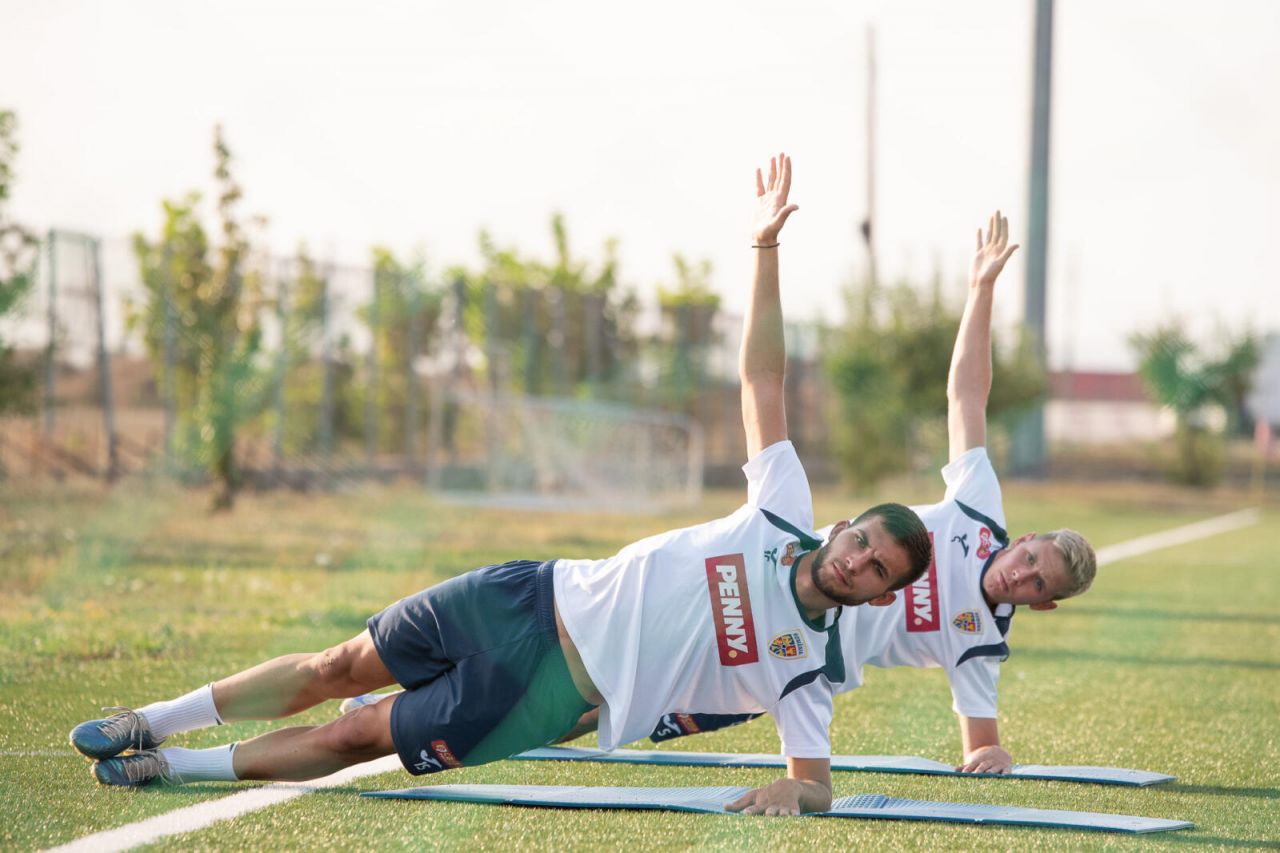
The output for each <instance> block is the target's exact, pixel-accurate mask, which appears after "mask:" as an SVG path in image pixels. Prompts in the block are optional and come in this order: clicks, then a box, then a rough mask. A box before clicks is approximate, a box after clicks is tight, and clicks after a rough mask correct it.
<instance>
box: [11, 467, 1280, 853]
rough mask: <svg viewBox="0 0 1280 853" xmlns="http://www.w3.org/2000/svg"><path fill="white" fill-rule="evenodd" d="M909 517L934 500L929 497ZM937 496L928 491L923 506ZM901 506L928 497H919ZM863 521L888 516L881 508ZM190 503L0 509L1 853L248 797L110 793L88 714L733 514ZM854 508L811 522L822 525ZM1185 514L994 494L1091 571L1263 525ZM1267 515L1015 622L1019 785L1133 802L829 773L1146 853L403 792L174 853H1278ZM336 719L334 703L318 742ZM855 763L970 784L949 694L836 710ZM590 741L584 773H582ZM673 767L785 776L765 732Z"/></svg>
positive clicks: (917, 683)
mask: <svg viewBox="0 0 1280 853" xmlns="http://www.w3.org/2000/svg"><path fill="white" fill-rule="evenodd" d="M902 491H903V490H902V489H900V490H899V491H898V492H897V493H895V495H894V496H895V497H897V498H899V499H903V498H910V499H917V500H923V499H930V498H932V499H936V493H935V488H934V487H933V485H932V484H929V483H924V482H917V483H915V484H913V485H908V486H907V487H905V491H906V492H908V494H905V495H904V494H902V493H901V492H902ZM936 491H940V490H936ZM911 492H915V493H914V494H910V493H911ZM875 497H877V498H878V497H883V495H877V496H875ZM204 500H205V499H204V496H202V495H198V494H194V493H188V492H182V491H177V490H172V489H170V488H169V487H165V486H154V485H145V486H144V485H143V484H132V485H127V486H124V487H121V488H119V489H118V490H117V491H115V492H114V493H112V494H111V495H110V496H104V495H101V494H93V493H84V492H54V491H49V492H24V491H21V490H18V489H13V488H10V489H8V490H6V491H5V492H4V493H2V494H0V756H2V759H0V814H2V815H3V816H4V819H3V823H0V848H3V849H7V850H29V849H39V848H44V847H49V846H53V845H56V844H60V843H65V842H68V841H72V840H74V839H76V838H78V837H81V836H83V835H86V834H89V833H92V832H96V831H100V830H104V829H110V828H113V827H119V826H124V825H126V824H129V823H131V822H134V821H137V820H140V819H143V818H146V817H149V816H152V815H157V814H161V813H164V812H168V811H171V810H173V809H177V808H181V807H184V806H188V805H192V804H195V803H198V802H202V801H206V800H210V799H214V798H218V797H223V796H226V795H227V794H229V793H232V792H235V791H238V790H243V789H246V788H248V787H250V785H248V784H238V785H237V784H200V785H191V786H187V787H183V788H163V787H156V788H148V789H145V790H140V791H131V790H108V789H101V788H98V787H97V786H96V785H95V784H94V783H93V781H92V780H91V778H90V776H89V775H88V772H87V771H88V764H87V763H86V761H85V760H83V759H82V758H80V757H78V756H77V755H75V754H74V753H73V752H72V751H71V749H70V747H69V746H68V745H67V741H66V734H67V732H68V730H70V728H71V727H72V726H73V725H75V724H76V723H77V722H79V721H81V720H83V719H87V718H89V717H92V716H96V715H97V712H98V709H99V708H100V707H101V706H106V705H117V704H131V705H135V706H136V705H141V704H145V703H146V702H148V701H152V700H154V699H158V698H167V697H169V696H173V695H177V694H179V693H182V692H185V691H186V690H188V689H190V688H192V687H194V686H197V685H199V684H201V683H204V682H207V681H210V680H213V679H215V678H217V677H220V676H222V675H226V674H228V673H231V672H233V671H236V670H238V669H241V668H243V667H245V666H247V665H250V664H253V663H256V662H258V661H260V660H262V659H265V658H267V657H270V656H273V655H276V654H282V653H285V652H290V651H304V650H319V649H321V648H323V647H325V646H327V645H329V644H332V643H334V642H336V641H340V640H343V639H346V638H348V637H350V636H353V635H354V634H356V633H357V632H359V631H360V630H362V628H363V624H364V620H365V618H366V617H367V616H368V615H369V614H370V613H372V612H374V611H375V610H377V609H379V608H381V607H382V606H383V605H385V604H387V603H389V602H391V601H393V600H394V599H396V598H398V597H399V596H402V595H404V594H407V593H409V592H412V591H415V590H417V589H419V588H421V587H423V586H425V585H428V584H430V583H432V582H435V581H437V580H440V579H442V578H445V577H448V576H450V575H453V574H455V573H458V572H461V571H464V570H467V569H470V568H473V567H475V566H477V565H482V564H485V563H492V562H497V561H501V560H506V559H513V558H521V557H523V558H551V557H558V556H602V555H606V554H608V553H611V552H612V551H613V550H616V548H617V547H619V546H621V545H623V544H626V543H627V542H629V541H631V540H633V539H635V538H638V537H640V536H643V535H647V534H649V533H653V532H657V531H660V530H664V529H667V528H670V527H673V526H676V525H683V524H687V523H693V522H696V521H701V520H706V519H709V518H712V517H715V516H716V515H720V514H723V513H725V512H728V511H729V510H731V509H732V508H733V507H734V506H735V505H736V504H737V503H738V501H739V500H740V495H738V494H736V493H730V492H723V493H721V492H717V493H712V494H711V495H709V496H708V497H707V499H706V501H705V503H704V506H703V507H702V508H700V510H699V511H698V512H696V513H685V514H679V515H668V516H656V517H655V516H644V517H623V516H607V515H584V514H573V515H561V514H530V513H524V514H513V513H510V512H504V511H499V510H482V509H475V508H460V507H453V506H447V505H443V504H440V503H438V502H435V501H433V500H432V499H431V498H429V497H428V496H426V495H424V494H422V493H421V492H420V491H418V490H415V489H411V488H409V487H403V488H395V489H379V490H370V491H359V492H355V493H350V494H342V495H321V496H301V495H293V494H288V495H286V494H275V495H265V496H254V495H250V496H247V497H245V498H244V499H243V500H242V502H241V504H240V506H239V507H238V508H237V510H236V512H235V514H234V515H231V516H225V517H210V516H208V515H207V514H205V512H204V511H203V507H204ZM865 503H866V499H865V498H863V499H857V500H853V499H850V498H848V497H847V496H843V495H840V494H837V493H834V492H831V493H823V494H820V495H819V496H818V501H817V515H818V518H819V519H834V518H836V517H838V516H841V515H848V514H849V512H850V511H851V510H853V509H855V508H856V507H857V506H859V505H865ZM1247 504H1248V502H1247V501H1246V500H1245V499H1244V498H1242V497H1239V496H1231V495H1218V496H1216V497H1212V498H1205V497H1202V496H1198V495H1192V494H1189V493H1184V492H1178V491H1176V490H1172V489H1164V488H1161V489H1147V488H1139V487H1126V488H1123V489H1118V490H1111V489H1109V488H1106V489H1104V488H1100V487H1087V488H1086V487H1076V488H1050V487H1047V486H1035V487H1030V486H1019V485H1011V486H1009V487H1007V489H1006V505H1007V508H1008V517H1009V525H1010V530H1011V531H1012V532H1014V533H1019V532H1022V531H1025V530H1027V529H1046V528H1048V527H1051V526H1062V525H1069V526H1073V527H1077V528H1079V529H1080V530H1082V531H1083V532H1085V533H1086V535H1089V536H1090V537H1091V538H1092V539H1093V540H1094V542H1095V544H1097V545H1106V544H1109V543H1114V542H1120V541H1124V540H1127V539H1130V538H1132V537H1135V536H1139V535H1142V534H1145V533H1150V532H1154V531H1157V530H1161V529H1165V528H1169V527H1173V526H1176V525H1178V524H1182V523H1186V522H1189V521H1194V520H1197V519H1201V518H1206V517H1209V516H1212V515H1215V514H1218V513H1221V512H1226V511H1229V510H1232V509H1236V508H1239V507H1241V506H1244V505H1247ZM1277 531H1280V508H1277V507H1276V506H1275V505H1274V504H1272V505H1271V506H1269V508H1268V509H1267V510H1266V512H1265V514H1264V517H1263V521H1262V523H1261V524H1258V525H1255V526H1253V527H1250V528H1247V529H1245V530H1243V531H1238V532H1235V533H1230V534H1225V535H1220V536H1217V537H1213V538H1210V539H1205V540H1201V541H1198V542H1196V543H1193V544H1190V545H1183V546H1179V547H1176V548H1173V549H1168V550H1164V551H1160V552H1157V553H1154V554H1150V555H1148V556H1145V557H1139V558H1134V559H1130V560H1126V561H1124V562H1121V563H1117V564H1115V565H1114V566H1112V567H1108V568H1104V569H1103V570H1102V572H1101V573H1100V577H1099V579H1098V581H1097V583H1096V584H1095V586H1094V589H1093V591H1091V592H1090V593H1089V594H1088V595H1087V596H1086V597H1085V598H1083V599H1080V600H1078V601H1073V602H1068V603H1067V604H1066V605H1065V606H1063V607H1062V608H1061V609H1059V610H1058V611H1056V612H1054V613H1032V612H1030V611H1025V612H1024V611H1020V613H1019V617H1018V619H1016V620H1015V625H1014V628H1013V632H1012V635H1011V646H1012V648H1013V655H1012V657H1011V658H1010V659H1009V661H1008V662H1007V663H1006V664H1005V665H1004V668H1003V670H1002V679H1001V687H1002V689H1001V712H1000V713H1001V729H1002V734H1003V736H1004V740H1005V742H1006V745H1007V746H1008V747H1009V748H1010V750H1011V751H1012V753H1013V755H1014V758H1015V760H1016V761H1018V762H1020V763H1045V764H1102V765H1112V766H1120V767H1134V768H1144V769H1150V770H1160V771H1165V772H1169V773H1173V774H1176V775H1177V776H1178V781H1177V782H1174V783H1170V784H1166V785H1162V786H1156V787H1154V788H1147V789H1127V788H1113V787H1103V786H1094V785H1078V784H1067V783H1050V782H1032V781H1012V780H973V779H956V778H945V777H926V776H900V775H889V774H869V773H857V774H853V773H842V774H837V775H836V778H835V783H836V795H837V796H843V795H848V794H855V793H883V794H889V795H893V796H901V797H909V798H913V799H931V800H954V801H968V802H988V803H1008V804H1017V805H1025V806H1033V807H1040V808H1058V809H1073V810H1085V811H1107V812H1119V813H1126V814H1135V815H1150V816H1157V817H1169V818H1181V819H1186V820H1191V821H1194V822H1195V824H1196V828H1195V829H1194V830H1191V831H1181V832H1175V833H1166V834H1162V835H1157V836H1149V837H1138V838H1135V837H1128V836H1120V835H1107V834H1094V833H1080V832H1070V831H1061V830H1034V829H1014V828H1003V829H1002V828H984V827H961V826H955V825H948V824H938V823H894V822H887V821H853V820H842V821H833V820H826V821H818V820H808V819H766V818H746V817H740V816H725V817H721V816H709V815H679V814H670V813H657V812H653V813H627V812H585V811H584V812H577V811H562V810H552V809H520V808H509V807H495V806H471V805H459V804H434V803H424V802H418V803H414V802H396V801H371V800H368V799H362V798H360V797H358V796H356V794H357V793H358V792H360V791H363V790H373V789H382V788H394V787H405V786H407V785H411V784H418V782H414V781H413V780H412V778H411V777H410V776H408V775H407V774H404V773H390V774H384V775H379V776H371V777H366V778H363V779H360V780H358V781H357V782H356V783H353V784H351V785H349V786H347V787H340V788H335V789H330V790H325V791H321V792H318V793H314V794H310V795H307V796H304V797H299V798H297V799H295V800H292V801H290V802H288V803H285V804H283V805H279V806H275V807H271V808H267V809H263V810H261V811H257V812H253V813H251V814H248V815H245V816H242V817H240V818H237V819H234V820H231V821H227V822H223V823H219V824H214V825H212V826H210V827H207V828H205V829H203V830H199V831H196V832H193V833H189V834H186V835H177V836H171V837H169V838H167V839H164V840H163V841H161V842H160V843H159V844H158V845H157V846H160V847H164V848H173V849H235V850H242V849H259V850H276V849H282V848H283V849H295V848H311V849H317V848H326V849H328V848H333V849H351V850H355V849H421V848H429V847H463V846H465V847H467V848H468V849H510V848H533V849H549V848H555V849H596V848H622V847H627V848H630V849H636V850H638V849H652V848H664V849H670V848H694V847H696V848H704V847H714V848H724V849H736V848H751V849H775V848H781V847H790V848H801V847H805V848H808V847H814V846H821V847H841V848H843V847H846V846H850V845H853V846H876V847H888V848H918V847H919V848H935V849H978V848H983V849H1026V848H1046V849H1062V850H1076V849H1081V848H1103V847H1105V848H1111V849H1119V848H1122V849H1131V848H1143V849H1147V848H1164V849H1179V848H1183V849H1185V848H1187V847H1188V846H1191V847H1204V848H1213V847H1223V848H1251V847H1253V848H1257V847H1277V846H1280V574H1278V569H1277V560H1276V557H1275V551H1274V549H1275V541H1274V540H1275V534H1276V532H1277ZM335 713H336V705H335V704H333V703H330V704H329V705H326V706H322V707H320V708H317V709H314V710H313V711H311V712H309V713H308V714H306V715H304V717H302V718H300V719H302V720H303V721H305V722H322V721H326V720H328V719H331V718H332V717H333V715H334V714H335ZM269 727H270V726H269V724H240V725H236V726H233V727H229V728H226V729H221V730H212V731H204V732H197V733H192V734H189V735H184V736H180V737H179V738H175V739H174V740H173V741H172V743H175V744H177V745H183V746H197V747H199V746H211V745H214V744H217V743H222V742H226V741H228V740H231V739H236V738H242V737H246V736H249V735H253V734H257V733H259V732H262V731H265V730H266V729H267V728H269ZM832 736H833V745H834V748H835V751H836V752H841V753H873V754H914V755H923V756H927V757H931V758H936V759H940V760H945V761H950V760H954V759H957V758H958V757H959V738H958V732H957V727H956V724H955V722H954V719H953V717H952V713H951V710H950V694H949V692H948V690H947V685H946V681H945V678H944V677H943V676H942V675H941V673H940V672H938V671H916V670H905V669H900V670H877V669H873V668H868V670H867V683H866V685H865V686H864V687H863V688H862V689H860V690H857V691H855V692H853V693H851V694H848V695H846V696H842V697H840V699H838V700H837V703H836V717H835V723H834V725H833V731H832ZM590 742H591V741H590V739H585V740H584V741H583V743H590ZM672 748H677V749H680V748H683V749H698V750H715V751H750V752H772V751H775V750H776V748H777V744H776V736H775V734H774V731H773V727H772V724H771V723H769V721H768V720H759V721H757V722H755V723H752V724H750V725H747V726H741V727H738V728H736V729H733V730H729V731H722V732H717V733H713V734H708V735H702V736H698V737H694V738H689V739H685V740H684V741H677V742H676V743H675V744H674V745H673V746H672ZM775 776H776V772H775V771H767V770H732V769H714V768H706V769H701V768H659V767H638V766H607V765H583V764H560V763H549V762H547V763H526V762H501V763H498V764H493V765H489V766H486V767H480V768H472V769H465V770H460V771H455V772H452V773H449V774H447V775H446V776H437V777H432V778H430V779H424V780H421V781H423V782H492V783H528V784H562V785H563V784H608V785H757V784H763V783H765V782H767V781H769V780H771V779H772V778H774V777H775Z"/></svg>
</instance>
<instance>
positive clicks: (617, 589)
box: [555, 441, 844, 758]
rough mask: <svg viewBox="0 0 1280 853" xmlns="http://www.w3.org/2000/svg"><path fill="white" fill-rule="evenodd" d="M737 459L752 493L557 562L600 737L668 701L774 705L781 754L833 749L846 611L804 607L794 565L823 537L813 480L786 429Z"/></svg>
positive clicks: (650, 716)
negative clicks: (729, 507) (595, 695)
mask: <svg viewBox="0 0 1280 853" xmlns="http://www.w3.org/2000/svg"><path fill="white" fill-rule="evenodd" d="M742 470H743V471H744V473H746V475H747V502H746V504H745V505H743V506H742V507H740V508H739V509H738V510H737V511H735V512H734V513H733V514H732V515H729V516H727V517H725V518H721V519H718V520H716V521H711V522H708V523H706V524H700V525H697V526H696V527H687V528H685V529H683V530H674V531H671V532H669V533H663V534H660V535H658V536H651V537H649V538H648V539H642V540H641V541H639V542H636V543H634V544H632V545H629V546H628V547H626V548H624V549H623V550H622V551H620V552H619V553H618V554H617V555H615V556H613V557H610V558H609V559H607V560H559V561H557V563H556V566H555V598H556V604H557V606H558V607H559V610H560V618H561V619H562V620H563V622H564V626H565V628H566V629H567V630H568V632H569V636H570V637H571V638H572V640H573V643H574V645H575V646H577V649H578V652H579V654H580V655H581V656H582V662H583V664H584V665H585V666H586V669H587V673H588V674H589V675H590V676H591V680H592V681H593V682H594V683H595V685H596V688H597V689H598V690H599V691H600V693H601V695H602V696H603V697H604V704H603V705H602V706H601V709H600V728H599V737H600V746H601V747H602V748H604V749H614V748H616V747H617V746H618V745H619V744H624V743H629V742H631V741H633V740H637V739H638V738H642V737H645V736H647V735H648V734H649V733H650V732H652V731H653V723H654V720H657V719H660V718H661V717H662V716H663V715H664V714H671V713H686V712H703V713H713V714H714V713H735V714H736V713H761V712H766V711H767V712H769V713H770V714H771V715H772V716H773V718H774V722H775V724H776V725H777V728H778V734H779V736H780V737H781V740H782V751H783V754H784V755H788V756H791V757H795V758H825V757H827V756H829V755H830V754H831V744H830V738H829V735H828V732H827V728H828V726H829V725H830V723H831V699H832V695H833V691H832V689H831V687H830V684H831V683H834V682H839V681H843V680H844V666H843V663H842V651H841V645H840V639H839V630H840V620H839V615H840V612H841V611H840V608H836V609H834V610H828V611H826V612H825V613H824V614H822V617H821V618H820V620H819V621H816V622H815V621H810V620H809V619H807V618H806V616H805V614H804V611H803V610H802V608H801V607H800V605H799V602H798V601H797V600H796V597H795V585H794V577H793V575H794V566H795V563H796V559H797V558H798V557H799V556H800V555H801V554H803V553H805V552H807V551H808V550H811V549H813V548H814V547H816V546H817V545H818V544H819V541H818V540H817V539H816V538H815V537H814V536H813V534H812V533H811V532H808V531H811V530H812V527H813V505H812V496H811V495H810V493H809V483H808V480H807V479H806V477H805V473H804V469H803V468H802V467H801V465H800V460H799V458H797V456H796V452H795V448H794V447H793V446H792V444H791V442H789V441H783V442H779V443H777V444H773V445H771V446H769V447H768V448H766V449H765V450H764V451H762V452H761V453H760V454H758V455H757V456H756V457H755V458H754V459H752V460H751V461H749V462H748V463H747V464H746V465H745V466H743V469H742Z"/></svg>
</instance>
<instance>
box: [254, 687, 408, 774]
mask: <svg viewBox="0 0 1280 853" xmlns="http://www.w3.org/2000/svg"><path fill="white" fill-rule="evenodd" d="M394 704H395V702H394V701H393V700H391V701H386V702H379V703H377V704H376V705H367V706H365V707H363V708H358V709H356V710H355V711H352V712H351V713H349V714H344V715H343V716H341V717H339V718H338V719H336V720H334V721H333V722H331V723H328V724H326V725H323V726H293V727H291V728H287V729H280V730H278V731H274V732H268V733H267V734H265V735H260V736H259V737H256V738H253V739H252V740H246V741H242V742H241V743H240V745H239V746H237V747H236V750H235V753H233V755H232V761H233V766H234V767H235V773H236V777H237V778H239V779H264V780H272V781H294V782H301V781H304V780H307V779H318V778H320V777H321V776H328V775H329V774H330V773H333V772H335V771H338V770H341V769H343V768H344V767H350V766H351V765H353V764H361V763H363V762H365V761H372V760H373V759H375V758H381V757H382V756H384V755H390V754H391V753H393V752H395V750H396V747H395V744H394V743H393V742H392V740H391V707H392V706H393V705H394Z"/></svg>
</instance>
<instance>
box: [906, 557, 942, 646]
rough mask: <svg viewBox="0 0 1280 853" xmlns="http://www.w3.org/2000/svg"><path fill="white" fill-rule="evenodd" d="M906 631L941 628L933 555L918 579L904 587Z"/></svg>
mask: <svg viewBox="0 0 1280 853" xmlns="http://www.w3.org/2000/svg"><path fill="white" fill-rule="evenodd" d="M929 544H930V545H932V544H933V532H932V531H930V533H929ZM906 593H907V595H906V606H905V607H904V608H903V612H905V613H906V618H907V631H908V632H909V633H912V634H922V633H927V632H929V631H937V630H939V629H941V628H942V620H941V619H940V618H939V614H938V566H937V563H936V562H935V561H934V559H933V557H932V556H930V557H929V570H928V571H927V572H925V573H924V574H923V575H921V576H920V580H918V581H916V582H915V583H913V584H912V585H911V586H909V587H907V589H906Z"/></svg>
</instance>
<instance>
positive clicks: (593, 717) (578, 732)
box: [556, 708, 600, 743]
mask: <svg viewBox="0 0 1280 853" xmlns="http://www.w3.org/2000/svg"><path fill="white" fill-rule="evenodd" d="M599 726H600V709H599V708H592V709H591V710H590V711H588V712H587V713H585V714H583V715H582V716H581V717H579V718H578V722H577V723H576V724H575V725H574V727H573V728H572V729H570V730H569V732H568V734H566V735H565V736H564V737H562V738H560V740H558V741H556V743H567V742H569V741H571V740H577V739H578V738H580V737H582V736H583V735H585V734H590V733H591V732H594V731H595V730H596V729H597V728H598V727H599Z"/></svg>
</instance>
